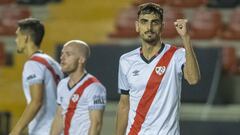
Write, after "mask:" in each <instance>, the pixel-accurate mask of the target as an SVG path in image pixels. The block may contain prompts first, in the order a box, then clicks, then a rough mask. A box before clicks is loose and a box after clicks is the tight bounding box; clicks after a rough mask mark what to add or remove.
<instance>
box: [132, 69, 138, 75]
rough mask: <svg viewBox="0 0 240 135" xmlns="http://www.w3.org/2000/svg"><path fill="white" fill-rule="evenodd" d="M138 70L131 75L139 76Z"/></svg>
mask: <svg viewBox="0 0 240 135" xmlns="http://www.w3.org/2000/svg"><path fill="white" fill-rule="evenodd" d="M139 72H140V71H139V70H135V71H133V72H132V73H133V76H138V75H139Z"/></svg>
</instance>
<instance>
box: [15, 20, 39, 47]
mask: <svg viewBox="0 0 240 135" xmlns="http://www.w3.org/2000/svg"><path fill="white" fill-rule="evenodd" d="M18 27H19V29H20V31H21V32H23V33H25V34H29V35H30V36H31V39H32V40H33V42H34V43H35V45H36V46H37V47H40V44H41V42H42V39H43V36H44V25H43V24H42V23H41V22H40V20H38V19H36V18H26V19H23V20H20V21H18Z"/></svg>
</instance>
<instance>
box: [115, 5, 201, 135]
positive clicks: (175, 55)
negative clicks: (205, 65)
mask: <svg viewBox="0 0 240 135" xmlns="http://www.w3.org/2000/svg"><path fill="white" fill-rule="evenodd" d="M186 25H187V20H186V19H178V20H176V22H175V26H176V30H177V32H178V33H179V35H180V37H181V38H182V40H183V45H184V48H177V47H174V46H172V45H169V44H164V43H163V42H162V39H161V34H162V30H163V27H164V23H163V9H162V8H161V7H160V6H159V5H158V4H154V3H146V4H142V5H140V6H139V11H138V19H137V20H136V31H137V32H139V35H140V38H141V47H139V48H137V49H135V50H133V51H131V52H129V53H126V54H124V55H122V56H121V58H120V61H119V76H118V79H119V80H118V85H119V86H118V87H119V92H120V93H121V96H120V101H119V106H118V112H117V125H116V135H179V134H180V131H179V107H180V95H181V82H182V81H181V80H182V75H184V78H185V79H186V80H187V81H188V82H189V84H191V85H192V84H196V83H197V82H198V81H199V80H200V71H199V67H198V63H197V59H196V57H195V53H194V51H193V48H192V45H191V43H190V36H189V33H188V30H187V26H186Z"/></svg>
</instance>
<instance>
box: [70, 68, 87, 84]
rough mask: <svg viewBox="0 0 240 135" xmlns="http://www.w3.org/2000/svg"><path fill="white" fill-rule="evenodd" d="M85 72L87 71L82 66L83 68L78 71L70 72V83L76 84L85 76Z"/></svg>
mask: <svg viewBox="0 0 240 135" xmlns="http://www.w3.org/2000/svg"><path fill="white" fill-rule="evenodd" d="M85 73H86V72H85V70H84V69H83V68H82V69H79V70H78V71H76V72H74V73H71V74H69V77H70V80H69V83H70V85H74V84H76V83H77V82H79V80H80V79H81V78H82V77H83V76H84V74H85Z"/></svg>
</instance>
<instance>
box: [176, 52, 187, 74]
mask: <svg viewBox="0 0 240 135" xmlns="http://www.w3.org/2000/svg"><path fill="white" fill-rule="evenodd" d="M185 63H186V57H185V49H184V48H179V49H178V50H177V51H176V66H177V72H178V73H182V71H183V67H184V65H185Z"/></svg>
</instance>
